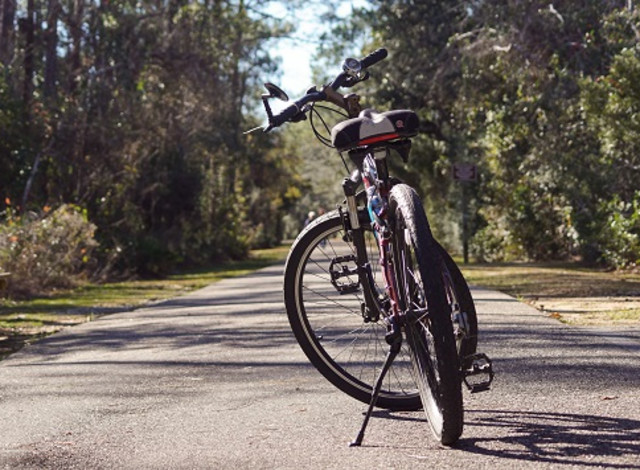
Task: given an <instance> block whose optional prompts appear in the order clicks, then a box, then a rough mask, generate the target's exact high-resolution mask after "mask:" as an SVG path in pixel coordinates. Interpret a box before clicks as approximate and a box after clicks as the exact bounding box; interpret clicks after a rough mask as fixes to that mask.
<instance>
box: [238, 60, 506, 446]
mask: <svg viewBox="0 0 640 470" xmlns="http://www.w3.org/2000/svg"><path fill="white" fill-rule="evenodd" d="M386 56H387V51H386V50H385V49H378V50H377V51H375V52H373V53H371V54H369V55H368V56H366V57H365V58H363V59H362V60H357V59H353V58H348V59H346V60H345V61H344V64H343V66H342V72H340V73H339V74H338V75H337V76H336V77H335V79H334V80H333V81H331V82H330V83H329V84H326V85H324V86H323V87H322V88H321V90H318V89H317V88H316V87H312V88H310V89H309V90H308V91H307V92H306V94H304V95H303V96H302V97H301V98H300V99H298V100H296V101H295V102H294V103H293V104H291V105H289V106H288V107H286V108H285V109H284V110H282V111H281V112H280V113H277V114H274V113H273V112H272V110H271V106H270V104H269V101H270V100H271V99H274V98H276V99H280V100H282V101H288V100H289V98H288V96H287V94H286V93H285V92H284V91H282V90H281V89H280V88H279V87H277V86H276V85H274V84H272V83H265V87H266V89H267V91H268V93H267V94H264V95H262V101H263V105H264V108H265V111H266V114H267V117H268V125H267V126H266V127H264V128H263V129H262V130H263V131H264V132H269V131H270V130H272V129H274V128H276V127H278V126H280V125H282V124H284V123H286V122H299V121H302V120H305V119H307V116H309V120H310V122H311V127H312V129H313V131H314V134H315V135H316V137H317V138H318V139H320V140H321V141H323V142H324V143H325V144H327V145H329V146H332V147H335V148H336V150H337V151H338V152H339V154H340V156H341V157H342V160H343V162H344V164H345V167H346V168H347V170H349V167H348V165H347V162H346V159H345V158H344V153H347V154H348V156H349V159H350V160H351V162H352V164H353V166H354V167H355V169H354V171H353V172H351V173H350V175H349V176H347V177H346V178H344V180H343V183H342V189H343V191H344V196H345V199H344V200H343V201H342V203H341V204H339V205H338V206H337V209H336V210H334V211H332V212H329V213H327V214H324V215H323V216H321V217H319V218H317V219H315V220H314V221H313V222H311V223H310V224H309V225H307V226H306V227H305V228H304V229H303V230H302V232H301V233H300V234H299V235H298V237H297V239H296V240H295V242H294V243H293V245H292V247H291V250H290V252H289V255H288V258H287V261H286V265H285V272H284V301H285V306H286V311H287V315H288V319H289V322H290V325H291V328H292V330H293V333H294V335H295V337H296V339H297V341H298V343H299V344H300V346H301V347H302V350H303V351H304V352H305V354H306V355H307V357H308V359H309V360H310V361H311V363H312V364H313V365H314V366H315V367H316V368H317V369H318V371H319V372H320V373H321V374H322V375H323V376H324V377H325V378H326V379H328V380H329V381H330V382H331V383H332V384H333V385H335V386H336V387H338V388H339V389H340V390H342V391H343V392H345V393H347V394H348V395H350V396H352V397H354V398H356V399H357V400H360V401H362V402H364V403H368V404H369V407H368V409H367V413H366V414H365V418H364V421H363V423H362V426H361V427H360V430H359V432H358V435H357V437H356V439H355V440H354V441H352V442H351V445H352V446H359V445H361V443H362V440H363V438H364V433H365V429H366V427H367V424H368V422H369V419H370V417H371V414H372V411H373V408H374V407H375V406H378V407H381V408H386V409H390V410H417V409H420V408H423V409H424V410H425V412H426V416H427V420H428V422H429V424H430V427H431V430H432V431H433V434H434V435H435V436H436V438H437V439H438V440H439V441H440V442H441V443H442V444H445V445H453V444H454V443H455V442H456V441H457V440H458V438H459V437H460V435H461V434H462V429H463V400H462V383H463V382H464V383H465V384H466V385H467V387H468V388H469V390H470V391H471V392H472V393H475V392H479V391H484V390H488V389H489V388H490V384H491V382H492V380H493V376H494V373H493V367H492V363H491V360H490V359H489V358H488V357H487V356H486V355H485V354H482V353H478V352H476V348H477V331H478V324H477V318H476V311H475V307H474V304H473V299H472V297H471V293H470V292H469V288H468V286H467V283H466V282H465V280H464V277H463V276H462V274H461V273H460V270H459V269H458V267H457V266H456V264H455V262H454V261H453V259H452V258H451V257H450V256H449V255H448V254H447V252H446V251H445V250H444V248H443V247H442V246H441V245H440V244H438V243H437V242H436V241H435V239H434V238H433V235H432V233H431V230H430V227H429V222H428V220H427V216H426V214H425V211H424V209H423V206H422V202H421V200H420V198H419V196H418V194H417V193H416V191H415V190H414V189H412V188H411V187H410V186H408V185H406V184H404V183H402V182H401V181H400V180H398V179H397V178H395V177H392V176H391V175H390V174H389V171H388V166H387V158H389V157H390V156H391V154H392V153H393V154H399V156H400V157H401V158H402V159H403V160H404V161H405V162H406V161H407V159H408V158H409V152H410V149H411V138H412V137H414V136H415V135H417V134H418V131H419V121H418V117H417V115H416V114H415V113H414V112H413V111H410V110H392V111H387V112H382V113H378V112H376V111H374V110H370V109H367V110H363V109H362V108H361V105H360V98H359V96H358V95H356V94H355V93H349V94H345V95H342V94H340V93H339V92H338V91H337V90H338V89H339V88H351V87H352V86H354V85H356V84H357V83H360V82H362V81H364V80H367V79H368V78H369V76H370V75H369V72H368V71H367V69H368V68H369V67H371V66H372V65H374V64H376V63H377V62H379V61H381V60H383V59H384V58H386ZM321 102H329V103H332V104H334V105H335V106H337V108H338V109H339V110H344V112H343V116H344V117H345V118H346V119H345V120H343V121H342V122H340V123H338V124H337V125H335V126H334V127H333V128H332V129H331V139H329V138H327V137H325V136H323V135H321V133H320V132H319V131H318V129H317V127H316V125H315V124H314V122H313V119H314V118H319V119H320V120H321V122H322V124H323V125H324V127H325V130H327V131H328V130H329V127H328V125H327V124H326V122H325V121H324V120H323V119H322V117H321V115H320V113H319V112H318V110H317V109H316V107H319V106H321V105H318V103H321ZM324 109H332V110H334V111H335V108H324ZM257 129H259V128H256V129H252V131H253V130H257ZM249 132H251V131H249ZM360 185H363V186H364V188H363V189H361V190H358V188H359V186H360ZM403 338H404V341H403ZM380 362H382V366H381V367H380ZM378 369H379V370H378ZM416 387H417V389H416Z"/></svg>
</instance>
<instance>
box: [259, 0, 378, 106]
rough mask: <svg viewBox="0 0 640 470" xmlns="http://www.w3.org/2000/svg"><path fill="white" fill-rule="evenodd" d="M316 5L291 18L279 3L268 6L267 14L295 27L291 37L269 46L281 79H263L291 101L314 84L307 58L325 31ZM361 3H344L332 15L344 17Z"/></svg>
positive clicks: (338, 65)
mask: <svg viewBox="0 0 640 470" xmlns="http://www.w3.org/2000/svg"><path fill="white" fill-rule="evenodd" d="M318 3H319V2H309V3H308V4H307V6H306V7H303V8H301V9H298V10H296V11H295V13H294V14H293V15H292V14H291V13H290V12H289V11H287V9H286V8H285V7H283V6H282V4H281V2H274V3H272V4H271V5H270V7H269V9H268V13H269V14H270V15H273V16H274V17H276V18H281V19H283V20H287V21H292V22H293V23H294V24H296V25H297V31H296V33H295V34H294V36H293V38H291V39H289V38H286V39H279V40H277V41H274V44H273V46H272V50H271V54H272V56H273V57H277V58H280V60H281V67H280V68H281V70H282V76H281V77H270V78H269V80H265V81H272V82H273V83H275V84H276V85H279V86H280V87H281V88H282V89H283V90H284V91H285V92H287V93H288V94H289V97H290V98H292V99H294V98H295V97H297V96H300V95H301V94H302V93H304V91H305V90H307V89H308V88H309V87H310V86H311V85H316V84H315V83H313V81H312V74H311V65H310V59H311V57H312V56H313V54H314V52H315V50H316V47H317V45H318V36H319V35H320V34H321V33H322V32H323V31H324V30H325V28H324V27H323V25H322V23H321V22H320V21H319V19H318V16H319V14H321V13H323V12H324V11H325V10H324V9H322V8H321V7H318ZM365 3H366V1H365V0H355V1H344V2H342V4H341V5H340V6H339V7H338V9H337V10H336V13H337V14H338V15H339V16H345V17H346V16H348V15H349V13H350V12H351V10H352V8H353V7H354V6H356V7H357V6H363V5H364V4H365ZM318 11H320V13H318ZM341 65H342V64H336V65H335V70H329V71H328V72H335V73H337V72H338V71H339V70H340V66H341ZM317 85H320V84H317Z"/></svg>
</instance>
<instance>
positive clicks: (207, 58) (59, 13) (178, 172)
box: [0, 0, 640, 279]
mask: <svg viewBox="0 0 640 470" xmlns="http://www.w3.org/2000/svg"><path fill="white" fill-rule="evenodd" d="M268 3H269V2H267V1H266V0H235V1H230V0H204V1H201V2H193V1H190V0H169V1H167V2H153V1H146V0H145V1H142V2H139V1H132V0H96V1H95V2H89V3H86V2H77V1H75V0H46V1H45V0H25V1H24V2H15V0H0V212H2V213H3V214H4V219H3V220H2V221H1V224H2V230H1V231H0V235H2V236H3V237H4V238H3V240H1V243H0V263H2V264H1V265H0V270H2V269H4V270H6V269H8V268H9V267H10V266H17V264H15V263H17V258H15V256H14V258H12V260H13V261H11V260H10V258H9V255H11V254H13V255H15V254H16V253H17V251H16V250H18V249H19V250H20V252H21V253H28V256H27V255H25V256H27V257H26V258H25V257H24V256H23V261H24V263H26V264H24V266H25V268H24V269H25V270H26V271H25V272H27V274H26V275H27V276H28V275H29V274H28V272H30V270H31V271H33V269H32V268H29V266H31V264H29V263H31V262H32V261H34V260H37V259H38V258H41V259H42V260H44V258H45V253H44V252H42V251H39V250H40V248H39V246H40V245H41V244H42V243H45V242H44V241H43V240H46V237H47V236H48V235H46V234H47V233H48V232H46V231H44V230H45V228H46V227H48V225H47V224H49V222H47V221H52V220H56V221H61V220H62V221H66V222H64V223H65V224H66V223H67V222H68V223H69V224H70V226H78V227H80V226H82V227H83V229H82V230H83V232H82V233H83V236H82V237H81V238H82V240H83V241H82V243H79V242H78V243H79V244H77V245H76V244H74V241H73V240H74V239H73V237H74V235H73V233H75V232H73V230H71V232H73V233H71V232H69V233H68V234H67V235H68V236H69V237H71V239H70V240H69V244H68V245H65V246H66V248H64V250H67V251H69V252H74V253H75V250H81V251H80V253H81V255H82V256H80V261H81V262H79V263H76V262H74V263H72V264H71V265H69V266H72V267H73V269H74V270H76V271H78V270H83V269H87V268H91V269H90V270H91V273H92V274H93V275H95V276H100V275H107V273H109V274H111V275H112V274H113V273H120V274H142V275H161V274H163V273H165V272H167V271H168V270H169V269H172V268H174V267H175V266H178V265H194V264H199V263H209V262H211V261H214V260H217V259H220V258H223V257H233V258H236V257H242V256H244V255H245V254H246V252H247V249H248V248H249V247H250V246H267V245H271V244H274V243H277V242H278V241H280V240H281V238H282V237H283V235H285V234H286V235H289V236H291V235H295V233H296V231H297V229H298V228H299V226H300V224H301V222H302V220H303V219H304V217H305V214H306V213H307V211H309V210H315V211H320V210H323V209H327V210H328V209H331V208H332V204H333V203H334V202H335V199H334V198H335V193H336V189H337V188H336V187H335V184H337V183H336V181H335V174H336V172H338V171H342V169H341V168H339V166H340V160H339V159H338V158H337V157H336V156H335V155H329V154H327V153H326V152H325V150H319V149H318V147H315V146H313V145H312V144H301V143H302V142H306V141H308V140H310V139H311V136H310V134H308V133H305V132H307V131H304V130H301V128H302V127H303V126H297V128H296V129H295V130H294V129H292V130H291V132H290V133H288V134H286V133H285V134H283V133H274V134H270V135H267V136H265V135H263V134H260V133H257V134H251V135H249V136H244V135H242V130H244V129H248V128H251V127H253V126H255V125H257V124H258V122H259V121H260V120H261V118H256V117H254V116H252V114H253V113H252V110H253V109H254V108H253V107H254V106H256V104H257V103H258V102H259V101H258V99H257V98H258V94H259V93H260V92H259V91H258V90H257V82H258V81H259V80H258V78H259V77H261V76H263V77H264V76H270V75H273V74H274V73H275V71H276V66H275V64H274V63H273V61H272V60H271V59H270V56H269V53H268V46H269V44H272V43H269V41H272V40H273V38H275V37H278V36H279V35H282V34H286V33H287V32H288V31H289V30H290V25H288V24H282V23H281V22H278V21H275V20H274V19H273V18H272V17H270V16H269V15H268V14H266V13H265V10H264V8H265V6H266V5H267V4H268ZM285 3H286V2H285ZM289 3H291V2H289ZM633 3H634V2H632V1H630V0H579V1H573V2H568V1H563V0H558V1H554V2H553V3H550V2H548V1H541V0H525V1H521V0H518V1H516V0H507V1H503V2H488V1H483V0H469V1H459V0H438V1H436V0H425V1H420V2H414V1H399V0H395V1H391V0H370V1H369V2H365V6H364V7H362V8H360V9H358V10H357V12H356V13H355V14H353V15H351V16H350V18H349V21H341V22H340V23H339V24H338V25H337V27H336V28H335V30H334V32H333V34H332V35H331V38H330V40H329V41H327V43H325V45H326V44H329V47H328V48H325V51H324V52H325V57H328V56H330V57H331V59H332V63H333V62H335V60H337V59H336V57H341V56H342V55H343V52H344V51H343V50H341V49H340V47H338V46H344V47H346V48H348V49H349V50H350V51H351V50H352V48H353V47H354V45H355V44H362V43H364V44H365V46H364V48H363V49H364V51H367V52H368V51H370V50H372V49H373V48H376V47H382V46H384V47H386V48H387V49H388V50H389V53H390V54H389V55H390V57H389V59H388V60H386V61H384V62H382V63H381V64H379V65H378V66H376V68H375V70H372V72H373V78H372V79H371V80H369V81H368V82H366V84H365V86H364V87H359V90H358V91H359V92H360V93H361V94H362V95H363V97H366V99H367V100H368V101H367V102H366V104H369V105H375V106H376V107H378V108H380V109H389V108H392V107H407V108H412V109H415V110H416V111H417V112H418V113H419V115H420V116H421V118H422V120H423V121H424V122H425V123H427V122H430V123H431V124H430V128H431V130H432V131H434V132H432V133H431V135H429V136H422V137H421V138H419V139H416V142H415V144H414V152H413V158H412V160H411V161H410V162H409V164H408V166H401V163H399V162H398V163H397V164H396V166H397V168H396V169H395V170H396V172H397V173H398V174H399V176H400V177H402V178H404V179H405V180H407V181H408V182H409V183H411V184H413V185H414V186H416V187H417V188H418V189H419V190H420V191H421V192H422V193H423V195H424V196H425V200H426V201H427V205H428V210H429V212H430V216H431V219H432V221H433V226H434V229H435V230H436V232H437V234H438V236H439V237H440V238H441V239H442V240H443V241H444V242H445V243H446V244H447V245H448V246H449V247H450V248H452V249H454V250H456V249H459V246H460V243H459V240H460V236H461V225H462V217H461V212H462V206H463V201H464V202H465V205H466V206H468V208H467V213H468V225H469V234H470V235H471V250H472V253H473V254H474V255H475V256H476V257H477V258H479V259H484V260H500V259H515V258H517V259H567V258H575V257H581V258H582V259H585V260H588V261H593V262H603V263H606V264H607V265H609V266H614V267H628V266H637V265H638V263H639V262H640V190H639V189H638V188H640V186H639V185H638V183H637V181H638V180H639V177H640V49H639V44H640V13H639V11H638V9H637V8H636V6H635V5H634V4H633ZM325 19H326V20H327V23H328V21H329V20H330V19H331V18H329V17H327V18H325ZM333 65H335V64H333ZM258 114H259V111H258ZM291 127H293V126H291ZM303 155H304V156H305V158H304V159H303V158H301V157H302V156H303ZM328 158H331V159H332V160H330V161H331V162H332V163H331V165H326V164H325V163H326V162H327V161H329V160H328ZM456 162H467V163H473V164H476V165H477V166H478V168H479V175H480V177H479V179H478V181H477V182H473V183H465V184H461V183H458V182H454V181H452V179H451V166H452V164H453V163H456ZM323 172H324V173H323ZM45 208H46V210H45ZM58 208H59V209H58ZM58 211H61V212H58ZM29 214H35V215H29ZM52 214H57V215H56V216H55V217H56V218H53V215H52ZM94 228H95V231H94ZM31 232H33V233H31ZM42 237H44V238H42ZM29 243H32V244H33V246H27V245H28V244H29ZM61 246H62V245H61ZM12 250H13V251H12ZM64 250H63V251H64ZM82 250H84V251H82ZM13 255H12V256H13ZM89 255H92V256H93V258H94V259H93V261H92V260H91V259H88V257H89ZM29 256H30V257H31V258H29V259H27V258H28V257H29ZM78 256H79V255H78ZM76 261H77V260H76ZM11 263H14V264H11ZM35 263H36V264H34V265H33V266H35V265H37V261H35ZM67 267H68V266H67ZM67 267H64V269H67ZM11 269H14V270H16V271H18V270H19V269H22V268H17V267H12V268H11ZM34 269H35V268H34ZM61 269H62V268H61ZM60 272H61V273H62V272H63V271H60ZM64 272H65V273H66V272H68V271H64ZM62 277H63V276H62ZM62 277H61V276H58V278H59V279H61V278H62Z"/></svg>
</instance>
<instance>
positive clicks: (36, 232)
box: [0, 204, 97, 298]
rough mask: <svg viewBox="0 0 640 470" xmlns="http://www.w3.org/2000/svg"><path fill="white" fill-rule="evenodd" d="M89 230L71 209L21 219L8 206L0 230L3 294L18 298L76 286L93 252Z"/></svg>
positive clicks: (82, 215) (65, 207) (64, 207)
mask: <svg viewBox="0 0 640 470" xmlns="http://www.w3.org/2000/svg"><path fill="white" fill-rule="evenodd" d="M95 229H96V226H95V225H94V224H92V223H91V222H89V221H88V220H87V216H86V212H85V211H83V210H82V209H80V208H79V207H77V206H72V205H66V204H65V205H62V206H60V207H58V208H57V209H55V210H50V209H49V208H47V207H45V209H44V210H43V212H42V213H41V214H35V213H29V214H26V215H23V216H16V215H14V214H13V213H12V210H11V207H10V206H9V207H8V209H7V211H6V214H5V221H4V223H2V224H1V225H0V270H2V271H5V272H9V273H11V276H10V277H9V280H8V283H7V294H8V295H9V296H10V297H14V298H24V297H30V296H34V295H40V294H45V293H47V292H50V291H51V290H53V289H57V288H66V287H71V286H73V285H74V284H76V283H77V282H78V281H79V280H81V279H82V277H83V276H84V275H85V274H86V272H87V270H88V268H89V266H90V260H91V252H92V250H93V249H94V248H95V247H96V246H97V243H96V241H95V240H94V232H95Z"/></svg>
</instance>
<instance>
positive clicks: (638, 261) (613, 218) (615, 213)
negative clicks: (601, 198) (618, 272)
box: [599, 191, 640, 268]
mask: <svg viewBox="0 0 640 470" xmlns="http://www.w3.org/2000/svg"><path fill="white" fill-rule="evenodd" d="M603 209H604V212H605V214H606V216H605V217H606V218H605V223H604V225H603V227H601V229H600V232H599V236H600V240H599V242H600V248H601V250H602V255H601V256H602V259H603V261H604V262H605V263H606V264H607V265H609V266H613V267H616V268H631V267H637V266H640V191H637V192H636V193H635V196H634V198H633V200H632V201H631V202H623V201H622V200H621V199H620V197H619V196H615V197H614V198H613V199H612V200H611V201H609V202H608V203H606V204H604V205H603Z"/></svg>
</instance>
